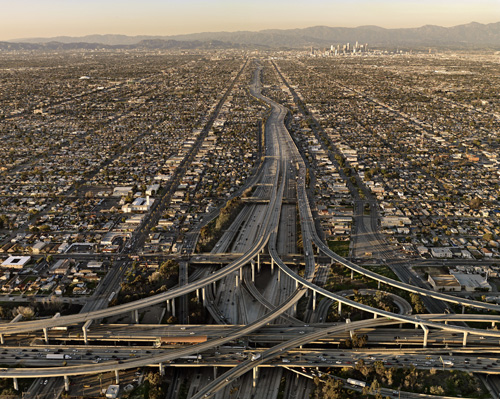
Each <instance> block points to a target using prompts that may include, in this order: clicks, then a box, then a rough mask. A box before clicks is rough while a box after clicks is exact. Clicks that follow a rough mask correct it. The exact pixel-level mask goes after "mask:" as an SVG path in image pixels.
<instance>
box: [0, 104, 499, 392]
mask: <svg viewBox="0 0 500 399" xmlns="http://www.w3.org/2000/svg"><path fill="white" fill-rule="evenodd" d="M261 99H262V100H263V101H266V100H265V99H264V97H262V96H261ZM266 102H268V100H267V101H266ZM268 103H270V102H268ZM273 110H274V115H275V118H277V119H276V120H275V122H274V123H275V124H276V125H278V119H279V118H282V116H284V113H285V110H284V108H283V107H281V106H278V105H277V104H273ZM278 116H279V118H278ZM277 133H278V132H277ZM292 144H293V142H292V141H291V139H290V138H289V137H288V138H287V136H286V135H285V134H284V132H283V129H280V132H279V136H278V134H276V136H275V138H274V140H273V141H270V142H269V143H267V146H268V150H269V153H268V154H267V156H266V159H265V162H264V164H265V167H264V169H263V170H264V172H263V173H264V175H265V176H266V177H265V180H263V184H262V185H261V186H259V189H260V190H261V192H262V193H263V194H264V193H267V194H268V195H269V202H268V203H267V205H260V204H250V205H248V206H247V207H248V208H250V207H262V208H261V211H259V213H260V214H261V217H260V220H261V223H255V224H254V226H255V227H252V228H251V230H252V232H251V233H250V235H253V236H255V237H258V238H257V239H256V240H255V242H253V243H251V244H248V243H242V242H240V243H237V244H236V247H237V248H242V249H241V251H245V252H244V253H243V255H242V256H241V257H240V258H239V259H236V260H234V261H233V262H231V263H230V264H229V265H227V266H226V267H224V268H222V269H220V270H219V271H216V272H214V273H212V274H210V275H209V276H207V277H204V278H201V279H200V280H198V281H193V282H190V283H189V284H187V285H185V286H182V287H178V288H176V289H173V290H170V291H169V292H167V293H163V294H159V295H156V296H153V297H150V298H145V299H143V300H140V301H136V302H133V303H129V304H124V305H120V306H117V307H115V308H112V309H107V310H105V311H104V310H103V311H96V312H91V313H85V314H83V315H71V316H63V317H61V318H58V319H55V320H54V319H50V320H42V321H34V322H22V323H16V324H14V325H10V326H5V325H2V326H0V333H4V334H10V333H13V332H23V331H31V330H33V329H41V328H49V327H54V326H58V325H67V324H76V323H79V322H82V321H86V320H92V319H97V318H102V317H106V316H109V315H111V314H118V313H122V312H128V311H131V310H136V309H139V308H142V307H146V306H150V305H152V304H156V303H159V302H162V301H164V300H166V299H171V298H174V297H177V296H179V295H185V294H187V293H189V292H192V291H194V290H196V289H199V288H205V287H206V286H207V285H209V284H211V283H213V282H215V281H218V280H220V279H222V278H224V277H227V276H230V275H232V274H234V273H235V272H237V271H238V270H239V269H240V268H241V267H243V266H244V265H246V264H248V263H249V262H250V261H251V260H252V259H254V258H255V257H256V256H257V255H258V254H259V253H260V251H262V250H263V249H264V248H265V246H266V245H268V248H269V252H270V255H271V257H272V261H273V263H274V264H276V265H278V267H279V268H280V270H281V271H282V273H285V274H286V275H287V276H288V277H289V278H288V280H287V282H286V283H287V284H291V287H293V285H295V286H296V287H297V289H296V291H295V292H294V293H293V294H292V295H290V296H289V297H288V299H287V300H285V301H283V302H282V303H281V305H279V306H277V307H276V308H274V309H273V310H272V311H271V312H270V313H268V314H266V315H264V316H262V317H260V318H259V319H258V320H257V321H255V322H254V323H251V324H250V325H248V326H245V327H240V328H237V329H235V330H233V331H231V332H229V333H228V334H225V335H222V336H221V337H220V338H218V337H216V338H214V339H211V340H209V341H208V342H206V343H203V344H199V345H194V346H191V347H187V348H181V349H176V350H169V351H166V352H165V353H154V354H153V353H152V354H150V355H149V356H141V357H139V358H136V356H133V357H134V359H127V360H124V359H119V360H106V361H103V362H102V363H99V364H83V365H70V366H66V367H53V368H50V367H40V368H37V369H20V368H14V369H8V370H1V371H0V377H10V378H14V377H15V378H17V377H19V378H23V377H24V378H26V377H34V376H37V377H41V376H43V377H47V376H59V375H64V376H69V375H78V374H85V373H90V374H92V373H101V372H104V371H111V370H121V369H128V368H134V367H139V366H144V365H149V364H160V363H166V362H169V361H172V360H174V359H176V358H178V357H180V356H185V355H191V354H193V353H198V352H203V351H206V350H208V349H209V348H212V347H214V346H220V345H223V344H224V343H228V342H231V341H234V340H235V339H238V338H240V337H244V336H247V335H248V334H250V333H252V332H254V331H256V330H258V329H259V328H261V327H263V326H265V325H266V324H268V323H271V322H272V321H273V320H275V319H276V318H278V317H280V316H281V315H284V314H285V312H287V311H288V310H289V309H291V308H292V307H293V306H294V305H295V304H296V302H297V301H298V300H299V299H300V298H301V297H302V296H303V295H304V294H305V292H306V289H305V288H303V287H301V288H298V285H299V284H300V285H301V286H305V287H307V288H309V289H311V290H313V291H314V292H315V293H316V292H318V293H321V294H323V295H325V296H326V297H328V298H331V299H333V300H335V301H337V302H339V303H343V304H347V305H349V306H353V307H357V308H359V309H362V310H364V311H367V312H370V313H373V314H376V315H380V316H385V317H387V318H388V319H382V318H381V319H372V320H364V321H362V322H355V323H346V324H342V325H336V326H327V327H326V328H325V329H322V330H320V331H313V332H312V333H308V334H305V333H304V334H301V333H300V331H299V336H298V337H295V338H293V339H291V340H289V341H287V342H285V343H283V344H279V345H277V346H276V347H273V348H271V349H269V350H268V351H265V352H263V354H262V361H260V359H259V361H257V362H253V363H252V362H250V363H249V362H248V361H246V362H242V363H241V364H240V365H238V366H237V367H235V371H234V374H231V376H232V377H231V378H233V377H234V376H236V375H242V374H238V373H244V372H246V371H245V370H249V369H251V368H254V367H255V366H256V365H261V364H264V362H268V361H271V360H272V359H273V358H275V357H277V356H278V355H279V352H286V351H288V350H289V349H291V348H293V347H295V346H300V345H303V344H306V343H309V342H311V341H314V340H316V339H319V338H321V337H323V336H327V335H328V334H329V333H332V334H333V333H335V332H343V333H345V332H348V331H351V330H354V329H358V328H362V327H375V326H380V325H385V324H394V323H400V322H406V323H411V324H415V325H420V326H427V327H434V328H436V329H439V330H446V331H447V332H446V334H448V333H449V332H451V333H453V332H457V333H463V334H469V333H470V334H475V335H481V336H488V337H496V338H498V337H499V336H500V333H499V332H496V331H492V330H489V331H488V330H476V329H470V328H465V327H459V326H450V325H445V324H443V323H442V321H443V320H440V321H441V323H438V322H435V321H433V320H432V319H427V318H426V317H424V316H419V318H417V317H410V316H406V315H395V314H393V313H390V312H384V311H380V310H378V309H374V308H371V307H368V306H364V305H361V304H359V303H356V302H353V301H351V300H349V299H347V298H344V297H342V296H339V295H336V294H332V293H330V292H328V291H326V290H323V289H321V288H320V287H318V286H317V285H315V284H313V283H312V282H311V281H312V279H313V278H314V275H315V271H316V267H315V258H314V252H313V243H314V244H315V245H316V246H317V247H318V248H320V250H322V251H323V252H325V253H326V254H327V255H328V256H330V257H331V258H332V259H335V257H334V256H332V254H333V253H331V252H328V251H325V249H324V248H323V246H324V244H323V243H322V241H321V240H320V239H319V238H318V236H317V231H316V226H315V224H314V220H313V217H312V213H311V209H310V206H309V201H308V198H307V192H306V190H305V167H304V165H303V162H302V159H301V158H300V156H299V155H298V152H297V150H296V147H294V146H293V145H292ZM290 164H295V165H297V166H296V171H295V172H296V173H297V178H296V182H297V184H296V188H295V190H296V192H297V201H298V204H299V215H300V221H301V225H300V228H301V233H302V237H303V238H304V255H305V256H304V258H305V278H301V277H300V276H298V275H297V274H296V273H295V272H294V271H292V270H291V269H290V268H288V267H287V266H286V265H285V264H284V262H283V260H282V259H281V258H280V254H279V253H280V252H281V251H282V249H280V250H278V248H283V240H284V238H282V237H281V238H280V236H279V229H280V225H281V226H283V221H282V220H281V219H282V215H284V213H283V207H282V203H283V197H284V193H285V192H288V191H289V190H290V187H293V185H290V184H289V183H290V179H291V178H292V176H293V174H292V173H291V170H290ZM287 195H288V194H287ZM252 213H253V211H248V213H247V214H246V215H244V216H242V217H241V221H243V220H247V219H248V218H249V216H250V214H252ZM247 221H248V220H247ZM259 224H260V226H259ZM233 233H234V234H236V233H235V232H233ZM234 234H233V237H234V236H235V235H234ZM285 239H286V238H285ZM245 241H246V240H245ZM231 244H232V240H231V235H228V236H227V237H226V238H225V239H224V246H225V247H227V248H229V246H230V245H231ZM221 245H222V243H221ZM344 261H345V260H344ZM355 266H356V265H355ZM362 270H364V269H362ZM373 274H375V273H373ZM375 275H376V274H375ZM278 276H279V274H278ZM376 276H378V275H376ZM378 278H381V276H378ZM379 281H380V280H379ZM411 288H414V287H411ZM472 302H474V301H472ZM482 305H484V304H482ZM109 311H111V312H110V313H106V312H109ZM197 331H198V330H197ZM158 352H160V351H158ZM325 359H327V358H326V357H325ZM328 361H329V359H327V360H326V361H325V362H326V364H329V363H328ZM336 361H338V360H336ZM336 361H335V362H336ZM313 364H314V363H313ZM322 364H323V363H322ZM336 364H337V363H336ZM341 364H343V363H341ZM492 366H493V365H492ZM495 370H496V369H495ZM487 372H490V371H488V370H487ZM491 372H494V371H491ZM226 378H227V377H226ZM216 382H217V383H216ZM226 382H228V381H226ZM214 384H215V385H214V386H213V387H212V388H213V389H215V388H218V387H221V386H223V385H226V384H224V381H222V384H221V381H220V379H218V380H216V381H214ZM212 388H211V389H212Z"/></svg>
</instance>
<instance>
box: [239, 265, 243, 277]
mask: <svg viewBox="0 0 500 399" xmlns="http://www.w3.org/2000/svg"><path fill="white" fill-rule="evenodd" d="M240 280H243V268H242V267H240Z"/></svg>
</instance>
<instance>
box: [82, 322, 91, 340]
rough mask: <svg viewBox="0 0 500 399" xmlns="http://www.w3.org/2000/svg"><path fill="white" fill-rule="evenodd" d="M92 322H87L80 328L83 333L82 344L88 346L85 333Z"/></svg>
mask: <svg viewBox="0 0 500 399" xmlns="http://www.w3.org/2000/svg"><path fill="white" fill-rule="evenodd" d="M92 322H93V320H87V321H86V322H85V324H84V325H83V327H82V331H83V342H84V343H85V345H88V344H89V341H88V338H87V332H88V330H89V327H90V325H91V324H92Z"/></svg>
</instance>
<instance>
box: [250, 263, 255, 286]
mask: <svg viewBox="0 0 500 399" xmlns="http://www.w3.org/2000/svg"><path fill="white" fill-rule="evenodd" d="M250 267H251V268H252V283H255V262H254V261H253V260H252V261H251V262H250Z"/></svg>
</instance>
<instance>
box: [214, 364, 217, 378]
mask: <svg viewBox="0 0 500 399" xmlns="http://www.w3.org/2000/svg"><path fill="white" fill-rule="evenodd" d="M216 379H217V366H215V367H214V380H216Z"/></svg>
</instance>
